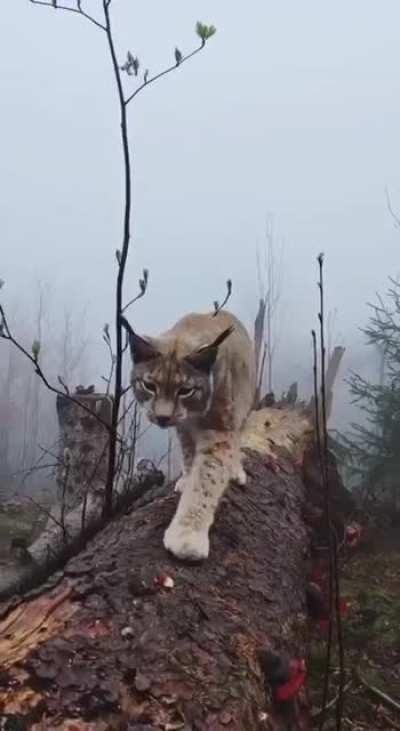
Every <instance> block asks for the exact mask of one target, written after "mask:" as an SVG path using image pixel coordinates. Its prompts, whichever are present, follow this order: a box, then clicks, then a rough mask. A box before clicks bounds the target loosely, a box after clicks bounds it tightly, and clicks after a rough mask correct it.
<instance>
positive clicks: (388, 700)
mask: <svg viewBox="0 0 400 731" xmlns="http://www.w3.org/2000/svg"><path fill="white" fill-rule="evenodd" d="M356 677H357V679H358V680H359V681H360V683H361V684H362V685H363V686H364V687H365V688H367V689H368V690H369V691H370V692H371V693H372V694H373V695H375V696H376V697H377V698H379V699H380V700H381V701H383V703H386V705H387V706H389V707H390V708H394V709H395V711H398V712H399V711H400V703H399V702H398V701H395V700H394V698H391V697H390V695H388V694H387V693H384V692H383V690H379V688H376V687H375V686H374V685H370V683H368V681H367V680H365V678H363V676H362V675H360V673H359V672H358V671H356Z"/></svg>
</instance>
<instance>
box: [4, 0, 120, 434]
mask: <svg viewBox="0 0 400 731" xmlns="http://www.w3.org/2000/svg"><path fill="white" fill-rule="evenodd" d="M31 2H33V0H31ZM0 324H1V325H2V330H1V331H0V338H3V340H9V342H10V343H12V344H13V345H14V347H15V348H17V350H19V351H20V353H22V354H23V355H24V356H25V358H27V359H28V360H30V362H31V363H32V365H33V367H34V369H35V373H36V374H37V375H38V376H39V378H40V379H41V381H43V383H44V385H45V386H46V388H47V389H48V390H49V391H52V393H55V394H57V395H58V396H62V397H63V398H66V399H68V401H72V403H74V404H76V405H77V406H80V408H81V409H83V410H84V411H86V412H87V413H88V414H90V415H91V416H93V418H94V419H97V421H99V422H100V424H102V425H103V426H104V427H105V428H106V429H107V430H108V431H109V430H110V427H109V425H108V424H107V423H106V422H105V421H103V419H101V418H100V416H98V415H97V414H96V412H95V411H92V410H91V409H90V408H89V407H88V406H86V405H85V404H83V403H82V402H81V401H79V400H78V399H76V398H74V396H71V395H70V394H68V393H65V391H60V389H59V388H56V387H55V386H52V385H51V383H49V381H48V380H47V378H46V376H45V375H44V373H43V371H42V369H41V367H40V365H39V360H38V357H37V356H35V355H31V354H30V353H28V351H27V350H26V348H24V346H23V345H21V343H19V342H18V340H16V339H15V338H14V336H13V335H12V334H11V331H10V328H9V325H8V322H7V318H6V315H5V312H4V308H3V306H2V305H0Z"/></svg>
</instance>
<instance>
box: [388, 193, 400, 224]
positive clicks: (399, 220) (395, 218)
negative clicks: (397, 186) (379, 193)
mask: <svg viewBox="0 0 400 731" xmlns="http://www.w3.org/2000/svg"><path fill="white" fill-rule="evenodd" d="M385 196H386V205H387V207H388V211H389V213H390V215H391V216H392V218H393V221H394V223H395V226H396V227H397V228H400V216H398V215H397V213H395V211H394V209H393V206H392V201H391V199H390V194H389V189H388V187H387V185H385Z"/></svg>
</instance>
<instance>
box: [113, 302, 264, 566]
mask: <svg viewBox="0 0 400 731" xmlns="http://www.w3.org/2000/svg"><path fill="white" fill-rule="evenodd" d="M124 324H125V325H126V326H127V327H128V328H129V326H128V325H127V323H124ZM228 328H233V329H232V332H230V334H228V335H227V336H225V335H224V337H225V339H224V340H223V342H222V343H221V344H220V345H219V346H217V348H211V349H210V348H207V346H210V345H211V344H212V343H214V342H215V341H216V339H218V336H220V335H221V333H224V331H228V332H229V330H228ZM129 330H130V328H129ZM130 342H131V351H132V357H133V361H134V368H133V372H132V384H133V387H134V390H135V393H136V396H137V398H138V400H139V402H140V403H142V404H143V405H144V407H145V408H146V411H147V415H148V417H149V419H150V420H151V421H153V422H156V423H160V424H161V423H162V425H163V426H175V427H176V430H177V436H178V439H179V442H180V445H181V449H182V457H183V474H182V477H181V478H180V479H179V480H178V483H177V485H176V490H177V491H179V492H181V497H180V501H179V505H178V508H177V511H176V513H175V516H174V518H173V520H172V522H171V524H170V526H169V527H168V529H167V530H166V532H165V535H164V545H165V547H166V548H167V549H168V550H170V551H171V552H172V553H173V554H174V555H175V556H177V557H178V558H181V559H191V560H199V559H204V558H206V557H207V556H208V553H209V529H210V527H211V525H212V523H213V521H214V516H215V511H216V509H217V506H218V503H219V500H220V498H221V496H222V495H223V493H224V491H225V490H226V488H227V486H228V485H229V482H230V480H235V481H238V482H239V483H241V484H245V482H246V475H245V472H244V470H243V467H242V463H241V454H240V433H241V430H242V427H243V425H244V423H245V420H246V418H247V416H248V414H249V412H250V410H251V407H252V404H253V400H254V391H255V359H254V348H253V343H252V341H251V340H250V338H249V335H248V334H247V331H246V329H245V328H244V326H243V325H242V323H241V322H240V321H239V320H238V319H237V318H236V317H234V315H232V314H230V313H229V312H225V311H223V312H220V313H218V314H217V315H216V316H215V315H214V313H210V314H190V315H186V316H185V317H184V318H182V319H181V320H179V322H177V323H176V325H174V326H173V327H172V328H171V329H170V330H168V331H167V332H165V333H163V334H162V335H160V336H159V337H157V338H145V339H140V338H138V337H137V336H136V335H135V334H134V333H133V332H132V331H131V330H130ZM204 354H205V360H206V361H207V358H208V354H209V356H210V359H209V360H210V362H211V363H212V364H211V366H210V367H207V362H206V363H204V362H201V359H202V358H203V360H204ZM150 387H151V389H152V391H151V392H150V393H149V388H150ZM190 389H192V390H193V393H192V394H191V393H190ZM153 390H154V392H153ZM188 394H189V395H188Z"/></svg>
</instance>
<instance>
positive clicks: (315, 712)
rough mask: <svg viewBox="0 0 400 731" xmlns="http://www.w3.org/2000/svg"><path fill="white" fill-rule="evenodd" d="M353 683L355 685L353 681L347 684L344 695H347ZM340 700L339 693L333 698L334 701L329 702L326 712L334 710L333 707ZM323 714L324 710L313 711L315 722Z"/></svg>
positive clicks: (312, 715) (312, 716)
mask: <svg viewBox="0 0 400 731" xmlns="http://www.w3.org/2000/svg"><path fill="white" fill-rule="evenodd" d="M352 683H353V681H352V680H349V682H348V683H346V685H345V686H344V688H343V693H347V691H348V690H349V688H350V687H351V685H352ZM338 700H339V693H338V694H337V695H335V697H334V698H332V700H331V701H329V703H327V704H326V706H325V711H329V710H330V709H331V708H333V706H335V705H336V703H337V702H338ZM321 713H322V708H319V709H318V710H317V711H313V712H312V713H311V718H313V719H314V720H317V719H318V718H319V717H320V715H321Z"/></svg>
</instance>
